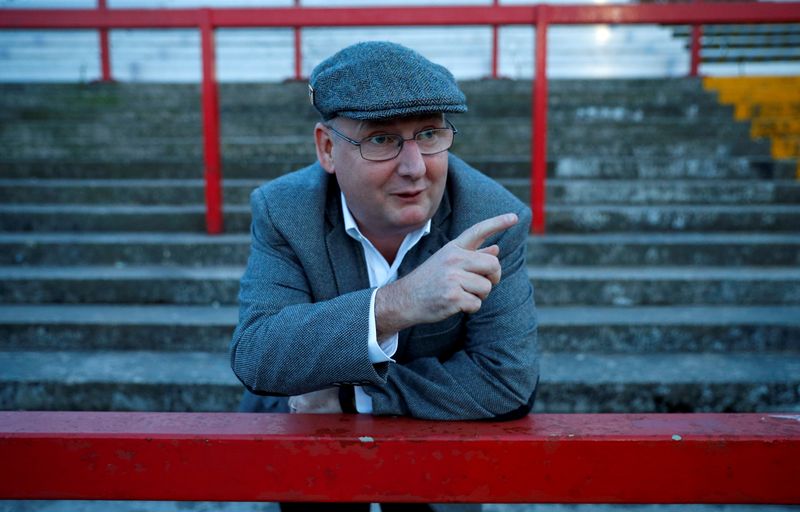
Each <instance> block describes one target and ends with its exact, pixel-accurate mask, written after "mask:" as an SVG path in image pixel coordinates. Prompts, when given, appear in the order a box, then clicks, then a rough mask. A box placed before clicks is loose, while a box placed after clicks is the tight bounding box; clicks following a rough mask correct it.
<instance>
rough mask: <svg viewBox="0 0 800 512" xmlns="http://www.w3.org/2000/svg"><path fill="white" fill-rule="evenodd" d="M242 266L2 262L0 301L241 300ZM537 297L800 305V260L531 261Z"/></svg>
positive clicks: (560, 301) (542, 301) (546, 300)
mask: <svg viewBox="0 0 800 512" xmlns="http://www.w3.org/2000/svg"><path fill="white" fill-rule="evenodd" d="M243 270H244V269H243V268H242V267H238V266H237V267H221V266H218V267H158V266H135V267H125V266H119V267H100V266H94V267H87V266H74V267H22V266H12V267H0V282H2V283H3V286H2V287H1V288H0V302H8V303H119V304H143V303H144V304H164V303H167V304H187V305H189V304H204V305H212V304H215V305H219V304H235V303H236V300H237V294H238V291H239V279H240V277H241V275H242V273H243ZM528 275H529V277H530V279H531V281H532V282H533V284H534V288H535V292H536V294H535V295H536V303H537V304H539V305H542V306H554V305H596V306H601V305H605V306H611V305H614V306H637V305H672V304H703V305H732V304H738V305H770V304H776V305H777V304H783V305H795V304H800V268H797V267H767V268H764V267H731V268H725V267H562V268H557V267H550V268H547V267H542V268H538V267H529V270H528Z"/></svg>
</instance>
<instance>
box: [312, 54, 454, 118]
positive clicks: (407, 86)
mask: <svg viewBox="0 0 800 512" xmlns="http://www.w3.org/2000/svg"><path fill="white" fill-rule="evenodd" d="M308 88H309V98H310V100H311V103H312V105H314V108H316V109H317V111H319V113H320V114H321V115H322V118H323V119H325V120H328V119H332V118H334V117H336V116H343V117H349V118H351V119H386V118H390V117H401V116H408V115H413V114H424V113H439V112H442V113H458V112H466V111H467V99H466V97H465V96H464V93H463V92H461V89H459V88H458V85H457V84H456V81H455V78H453V75H452V74H451V73H450V71H448V70H447V69H446V68H445V67H443V66H440V65H438V64H434V63H433V62H431V61H429V60H428V59H426V58H425V57H423V56H422V55H420V54H419V53H417V52H415V51H413V50H411V49H410V48H406V47H405V46H402V45H399V44H396V43H390V42H385V41H371V42H365V43H357V44H354V45H352V46H348V47H347V48H344V49H343V50H340V51H339V52H337V53H336V54H334V55H333V56H331V57H329V58H327V59H326V60H324V61H322V62H321V63H320V64H319V65H318V66H317V67H315V68H314V71H312V72H311V77H310V79H309V82H308Z"/></svg>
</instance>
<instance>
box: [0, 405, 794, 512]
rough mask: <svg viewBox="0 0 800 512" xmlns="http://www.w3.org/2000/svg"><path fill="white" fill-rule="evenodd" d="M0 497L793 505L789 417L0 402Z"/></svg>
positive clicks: (790, 416)
mask: <svg viewBox="0 0 800 512" xmlns="http://www.w3.org/2000/svg"><path fill="white" fill-rule="evenodd" d="M0 499H93V500H119V499H136V500H192V501H194V500H202V501H322V502H327V501H342V502H347V501H352V502H357V501H360V502H376V501H379V502H484V503H491V502H500V503H502V502H506V503H514V502H517V503H753V504H757V503H758V504H764V503H772V504H797V503H800V415H797V414H794V415H790V414H616V415H614V414H564V415H559V414H535V415H531V416H528V417H526V418H523V419H520V420H516V421H510V422H502V423H500V422H498V423H491V422H429V421H419V420H413V419H409V418H379V417H372V416H369V415H302V414H301V415H288V414H188V413H108V412H106V413H93V412H0Z"/></svg>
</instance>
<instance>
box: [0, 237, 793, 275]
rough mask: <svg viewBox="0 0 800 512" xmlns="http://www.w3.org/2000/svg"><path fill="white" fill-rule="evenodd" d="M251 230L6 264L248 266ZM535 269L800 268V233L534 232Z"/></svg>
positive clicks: (32, 250) (6, 240)
mask: <svg viewBox="0 0 800 512" xmlns="http://www.w3.org/2000/svg"><path fill="white" fill-rule="evenodd" d="M249 251H250V237H249V235H248V234H245V233H240V234H223V235H213V236H209V235H205V234H202V233H91V232H90V233H69V232H67V233H39V232H30V233H0V265H44V266H70V265H105V266H114V265H133V266H141V265H166V266H172V265H176V266H187V267H201V266H215V265H225V264H228V265H231V264H233V265H244V264H245V263H246V261H247V255H248V253H249ZM528 262H529V263H530V264H531V265H533V266H537V267H538V266H565V265H576V266H590V265H602V266H625V265H633V266H645V265H699V266H725V265H734V266H741V265H745V266H793V265H800V234H798V233H786V234H783V233H774V234H768V233H600V234H562V235H557V234H548V235H546V236H543V237H541V236H531V237H530V239H529V242H528Z"/></svg>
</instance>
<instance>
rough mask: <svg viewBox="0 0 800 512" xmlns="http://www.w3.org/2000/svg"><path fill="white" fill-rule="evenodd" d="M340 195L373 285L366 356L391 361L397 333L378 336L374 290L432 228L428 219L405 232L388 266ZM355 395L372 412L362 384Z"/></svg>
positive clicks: (358, 407) (394, 277)
mask: <svg viewBox="0 0 800 512" xmlns="http://www.w3.org/2000/svg"><path fill="white" fill-rule="evenodd" d="M341 196H342V214H343V215H344V229H345V231H346V232H347V234H348V235H349V236H350V237H351V238H354V239H355V240H357V241H358V242H360V243H361V247H363V248H364V261H365V263H366V264H367V272H368V273H369V286H370V287H371V288H375V290H374V291H373V292H372V299H371V300H370V302H369V337H368V341H367V348H368V350H369V359H370V361H372V362H373V363H383V362H386V361H392V362H394V359H392V356H393V355H394V353H395V352H397V340H398V335H397V333H395V334H393V335H392V336H389V337H387V338H384V339H382V340H379V339H378V333H377V327H376V325H375V294H376V293H377V292H378V288H380V287H381V286H385V285H387V284H389V283H391V282H393V281H396V280H397V269H398V268H399V267H400V264H401V263H402V262H403V258H405V256H406V254H407V253H408V251H410V250H411V249H412V248H413V247H414V246H415V245H417V243H418V242H419V241H420V240H421V239H422V237H423V236H425V235H427V234H428V233H430V232H431V221H430V219H428V222H426V223H425V225H424V226H422V227H421V228H419V229H417V230H415V231H412V232H411V233H409V234H407V235H406V237H405V239H403V243H402V244H400V249H398V251H397V256H395V258H394V261H393V262H392V264H391V266H390V265H389V263H388V262H387V261H386V258H384V257H383V255H382V254H381V253H380V252H378V250H377V249H376V248H375V246H374V245H372V242H370V241H369V240H368V239H367V237H365V236H364V235H362V234H361V230H359V229H358V224H356V220H355V219H354V218H353V214H351V213H350V210H349V209H348V208H347V201H346V200H345V198H344V194H341ZM354 389H355V397H356V410H357V411H358V412H360V413H371V412H372V397H370V396H369V395H368V394H366V393H365V392H364V390H363V389H361V386H354Z"/></svg>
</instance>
